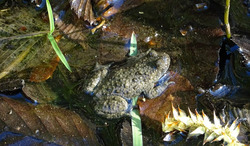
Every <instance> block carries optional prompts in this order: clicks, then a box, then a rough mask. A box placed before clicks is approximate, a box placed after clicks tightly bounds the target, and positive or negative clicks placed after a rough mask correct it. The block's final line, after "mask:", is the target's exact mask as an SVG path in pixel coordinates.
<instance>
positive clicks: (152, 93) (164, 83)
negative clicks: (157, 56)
mask: <svg viewBox="0 0 250 146" xmlns="http://www.w3.org/2000/svg"><path fill="white" fill-rule="evenodd" d="M171 77H172V76H171V75H170V73H169V72H168V73H167V74H165V75H164V76H163V77H162V78H161V79H160V80H159V81H158V82H157V83H156V85H155V87H154V88H152V89H151V90H149V91H146V92H144V94H145V95H146V96H147V97H148V98H150V99H152V98H155V97H158V96H160V95H161V94H162V93H163V92H164V91H165V90H166V89H167V88H168V86H169V85H171V84H174V83H175V82H173V81H170V82H169V79H170V78H171Z"/></svg>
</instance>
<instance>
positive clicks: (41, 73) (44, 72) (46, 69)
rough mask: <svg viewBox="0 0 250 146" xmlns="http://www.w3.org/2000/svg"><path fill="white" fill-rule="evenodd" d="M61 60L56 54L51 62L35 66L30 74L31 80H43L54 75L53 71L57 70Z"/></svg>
mask: <svg viewBox="0 0 250 146" xmlns="http://www.w3.org/2000/svg"><path fill="white" fill-rule="evenodd" d="M59 61H60V59H59V57H58V56H56V57H55V58H54V59H53V60H52V61H51V62H50V63H48V64H43V65H40V66H37V67H35V68H33V70H32V72H31V75H30V81H31V82H42V81H45V80H47V79H49V78H50V77H51V76H52V74H53V72H54V71H55V70H56V67H57V65H58V63H59Z"/></svg>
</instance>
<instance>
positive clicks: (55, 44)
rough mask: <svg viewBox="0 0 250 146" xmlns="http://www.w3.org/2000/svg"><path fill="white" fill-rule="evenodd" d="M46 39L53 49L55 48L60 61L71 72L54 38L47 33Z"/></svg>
mask: <svg viewBox="0 0 250 146" xmlns="http://www.w3.org/2000/svg"><path fill="white" fill-rule="evenodd" d="M48 39H49V41H50V43H51V45H52V47H53V49H54V50H55V52H56V54H57V55H58V57H59V58H60V60H61V61H62V63H63V64H64V65H65V67H66V68H67V69H68V70H69V71H70V72H71V69H70V66H69V64H68V62H67V60H66V58H65V57H64V55H63V53H62V51H61V50H60V49H59V47H58V45H57V43H56V40H55V39H54V37H53V36H52V35H51V34H48Z"/></svg>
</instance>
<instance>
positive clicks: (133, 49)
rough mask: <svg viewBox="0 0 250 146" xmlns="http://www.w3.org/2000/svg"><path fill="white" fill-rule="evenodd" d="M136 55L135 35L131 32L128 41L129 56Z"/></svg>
mask: <svg viewBox="0 0 250 146" xmlns="http://www.w3.org/2000/svg"><path fill="white" fill-rule="evenodd" d="M136 55H137V41H136V36H135V33H134V32H133V33H132V35H131V39H130V49H129V56H136Z"/></svg>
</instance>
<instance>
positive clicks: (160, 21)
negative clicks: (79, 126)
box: [0, 0, 250, 145]
mask: <svg viewBox="0 0 250 146" xmlns="http://www.w3.org/2000/svg"><path fill="white" fill-rule="evenodd" d="M197 3H198V2H197ZM197 3H195V2H189V1H184V0H183V1H174V0H170V1H167V2H166V1H145V2H144V3H142V2H141V1H136V2H135V6H132V5H131V4H128V5H127V6H123V7H121V8H120V10H121V12H119V13H117V14H114V15H113V16H111V17H108V18H107V20H106V23H105V25H104V27H102V29H98V30H97V31H96V32H95V34H91V33H90V30H89V27H88V26H87V28H85V27H84V25H85V26H86V24H85V22H84V21H83V20H82V19H78V18H77V17H76V16H75V14H74V12H73V11H72V10H70V8H69V5H68V4H67V1H63V0H62V1H60V3H58V4H55V3H53V2H52V6H53V7H55V9H54V11H55V17H56V16H58V18H60V19H56V21H55V23H56V25H57V28H58V30H60V31H58V32H55V35H59V34H63V36H64V37H63V38H62V39H61V40H60V42H59V43H58V44H59V47H60V48H61V49H62V51H63V52H64V55H65V56H66V58H67V60H68V62H69V64H70V66H71V67H72V70H73V72H72V73H69V72H68V71H67V70H66V69H65V67H64V66H63V65H62V64H61V63H59V65H58V66H57V67H56V70H55V72H54V73H53V72H52V73H53V76H52V77H51V78H49V79H48V80H46V81H43V82H40V83H35V82H31V81H30V72H32V70H33V68H36V67H38V68H45V67H46V66H49V65H51V64H50V62H51V60H52V59H53V58H54V56H55V55H54V52H53V50H52V48H51V47H50V46H49V43H48V41H46V38H45V37H41V38H40V40H39V41H37V40H35V39H34V38H32V39H34V41H33V42H28V43H27V44H28V45H31V46H32V47H31V50H30V53H29V54H28V55H27V58H26V59H24V61H22V62H21V65H17V66H16V67H15V68H14V69H13V70H12V72H11V73H10V74H8V75H7V76H6V77H5V78H3V79H1V80H0V87H2V88H1V89H0V91H1V92H2V93H4V94H5V95H6V94H13V93H14V92H15V90H16V89H19V90H20V89H22V91H21V93H23V95H24V98H26V97H28V98H29V99H30V100H31V101H33V102H34V101H36V102H38V103H40V104H44V103H49V104H52V105H54V104H56V105H58V106H60V107H65V108H67V109H70V110H71V111H76V112H77V113H78V114H79V115H81V116H82V117H86V119H88V120H89V121H91V123H94V125H95V126H96V128H95V130H94V131H95V132H96V133H97V136H98V137H99V138H100V141H101V143H102V144H104V145H111V144H112V145H121V144H124V145H126V144H128V145H129V144H131V143H129V140H127V138H126V136H131V133H130V131H129V130H128V131H127V132H124V131H125V130H123V129H129V125H128V124H124V120H129V118H128V117H127V118H125V119H118V120H106V119H105V118H101V117H100V116H98V115H96V114H95V112H94V111H93V109H92V108H93V105H94V104H95V102H94V101H93V100H92V97H91V96H89V95H86V94H85V93H83V91H82V88H83V86H84V84H85V81H86V80H87V79H88V78H89V76H91V74H92V70H94V66H95V64H96V62H98V63H100V64H109V63H111V62H114V64H113V65H112V66H111V69H113V68H116V67H119V66H120V65H122V64H124V62H125V61H126V60H127V59H129V57H128V56H127V53H128V46H127V44H128V42H129V39H130V36H131V33H132V32H133V31H135V33H136V36H137V42H138V44H137V45H138V50H139V52H145V51H147V50H148V49H150V48H152V49H154V50H156V51H157V52H166V53H168V54H169V55H170V57H171V65H170V69H169V70H170V71H172V72H174V74H178V75H180V76H182V77H183V78H181V77H178V79H180V78H181V79H182V80H181V81H179V82H178V84H177V85H176V86H174V87H175V88H176V90H175V91H172V90H173V89H171V91H169V90H168V91H166V92H165V93H163V95H162V96H161V97H159V101H153V102H150V101H149V102H148V103H145V104H141V105H139V106H140V109H142V108H145V109H146V105H150V104H151V106H152V107H155V108H159V110H158V111H157V114H156V113H150V112H144V113H143V114H142V113H141V114H142V115H141V116H142V124H143V133H144V144H145V145H163V144H164V145H168V144H167V143H166V142H165V143H164V142H163V141H162V139H163V137H164V134H162V132H161V128H160V120H162V119H161V118H162V117H163V116H164V114H165V113H163V111H164V110H170V109H171V104H170V102H169V98H170V95H171V97H172V96H173V98H174V99H173V100H172V101H173V102H174V103H175V104H178V105H180V107H181V108H182V109H187V107H190V108H191V109H194V108H198V110H199V111H201V110H202V109H203V110H205V111H206V112H208V113H207V114H208V115H209V114H211V113H212V111H213V110H214V109H216V108H217V109H219V108H220V107H224V105H227V104H226V103H228V102H229V103H230V106H232V107H239V108H243V109H244V108H247V109H248V110H250V109H249V107H250V106H249V103H250V102H249V101H250V99H249V96H250V93H249V92H250V91H249V90H248V89H249V87H250V76H249V72H250V68H249V65H248V62H249V58H247V57H246V56H249V47H247V45H245V44H244V43H246V44H248V46H249V35H248V34H249V33H250V30H249V28H248V27H249V26H250V25H249V26H248V25H245V24H248V22H245V16H244V17H243V14H241V11H240V12H239V13H240V14H241V15H242V18H241V17H240V16H241V15H240V16H239V15H238V13H236V11H235V9H237V8H235V6H234V5H232V15H233V16H234V17H233V18H234V19H235V20H234V19H233V18H232V20H231V23H234V24H235V26H234V27H232V33H235V34H236V33H237V34H238V35H240V36H247V37H245V40H243V41H242V39H240V38H237V36H234V35H233V38H235V39H236V40H233V41H234V42H237V40H241V41H240V42H237V44H234V43H233V42H232V41H229V42H228V41H225V40H224V38H223V37H224V32H223V30H222V29H221V26H220V23H219V22H218V19H219V18H220V19H221V16H223V11H224V10H223V7H222V6H221V5H219V4H218V3H215V2H214V1H211V2H205V3H206V4H207V6H208V7H206V8H204V10H202V11H200V9H199V10H197V8H196V5H195V4H197ZM232 3H236V2H235V1H233V2H232ZM236 6H238V7H239V8H241V7H244V6H243V5H242V4H238V5H236ZM1 7H2V9H4V8H5V7H7V6H4V5H1ZM7 8H8V7H7ZM11 9H14V10H15V11H18V12H19V13H23V14H25V15H24V16H25V17H23V18H22V20H18V21H14V20H12V18H11V14H12V15H13V13H11V12H9V13H6V12H5V13H4V12H1V13H0V15H1V16H5V17H4V18H3V17H1V19H0V20H1V21H0V22H1V23H5V24H6V25H5V26H4V27H2V29H1V32H0V34H1V36H2V37H9V36H15V35H17V34H18V35H22V34H25V33H31V32H33V31H35V30H39V31H42V30H48V27H47V26H48V23H47V22H46V14H45V10H44V9H42V10H39V11H36V10H35V9H34V5H33V4H23V3H22V2H20V3H17V4H16V6H15V7H14V8H11ZM21 9H25V11H27V12H29V11H30V12H32V14H29V13H27V14H26V13H24V12H23V11H21ZM62 11H63V12H64V13H61V12H62ZM27 17H28V18H29V17H33V19H34V20H32V21H28V20H30V19H28V20H27V21H26V20H25V19H27ZM7 18H8V19H7ZM15 19H17V18H15ZM241 19H243V20H242V22H241V21H240V20H241ZM5 20H8V21H5ZM59 20H60V21H59ZM221 20H223V19H221ZM34 21H35V23H33V22H34ZM36 21H37V22H36ZM12 22H13V23H14V24H15V23H17V22H18V23H19V24H18V25H17V24H15V25H14V26H15V27H16V28H19V27H21V26H23V25H24V26H25V27H26V28H27V30H25V31H24V30H20V29H18V31H17V32H15V31H10V30H12V29H13V28H14V27H13V28H11V29H10V27H9V26H10V25H9V23H12ZM24 22H25V23H24ZM34 24H39V27H35V26H36V25H34ZM4 30H5V31H4ZM14 30H15V29H14ZM241 30H242V31H241ZM60 32H61V33H60ZM62 32H63V33H62ZM22 41H23V40H22V39H20V40H18V41H15V40H14V41H11V42H5V41H3V40H0V43H1V44H0V46H1V47H3V49H1V54H14V56H13V57H9V58H8V57H6V56H7V55H6V56H4V55H1V56H0V59H2V60H1V61H2V62H7V63H6V64H2V67H1V69H2V70H3V69H4V68H5V67H7V66H8V64H10V63H9V62H12V58H15V56H18V51H20V52H21V51H23V50H25V47H23V48H20V47H19V49H17V50H18V51H17V52H15V53H13V52H14V51H15V49H16V48H15V47H16V46H18V45H19V44H21V45H20V46H22V45H23V44H24V43H23V42H22ZM247 42H248V43H247ZM237 46H238V47H237ZM243 46H244V48H243ZM6 50H7V51H6ZM46 54H50V57H46V56H48V55H46ZM40 56H41V57H40ZM10 58H11V59H10ZM13 60H14V59H13ZM3 66H4V67H3ZM44 66H45V67H44ZM43 72H44V71H39V72H35V74H38V75H40V74H43ZM33 73H34V72H33ZM46 75H47V74H46ZM49 75H50V74H49ZM173 78H174V77H173ZM176 78H177V77H176ZM16 79H23V80H24V81H25V86H23V85H22V84H15V82H11V81H15V80H16ZM184 81H188V84H184ZM176 83H177V81H176ZM7 85H8V86H9V87H8V88H7V89H6V88H4V87H6V86H7ZM181 85H182V86H181ZM189 86H192V87H193V88H191V87H189ZM201 91H204V92H201ZM1 96H2V95H1ZM25 96H26V97H25ZM9 97H10V96H9ZM38 97H42V98H38ZM210 98H211V99H212V100H209V101H208V100H207V99H210ZM196 100H197V101H196ZM166 101H167V102H169V104H166V105H164V104H163V103H161V102H166ZM218 101H223V102H218ZM225 102H226V103H225ZM149 103H150V104H149ZM218 103H220V104H218ZM152 104H153V105H152ZM154 104H155V105H154ZM247 105H248V106H247ZM165 106H166V107H165ZM227 106H228V105H227ZM228 110H230V108H229V109H228ZM152 111H154V109H152ZM166 112H167V111H166ZM209 112H210V113H209ZM211 119H212V117H211ZM122 126H123V127H124V128H123V129H121V127H122ZM247 129H248V130H249V127H247ZM1 131H4V130H2V129H1ZM248 132H249V131H248ZM3 134H4V133H3ZM8 134H9V133H8ZM24 135H25V134H24ZM122 135H123V136H122ZM124 135H125V136H124ZM175 137H176V138H175V140H174V141H173V142H170V144H173V145H183V144H185V143H186V141H185V139H186V137H185V136H180V135H176V136H175ZM202 141H203V137H202V136H199V137H198V139H191V140H190V142H191V143H192V144H193V145H201V144H202ZM248 142H249V141H248ZM214 145H218V143H215V144H214Z"/></svg>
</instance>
